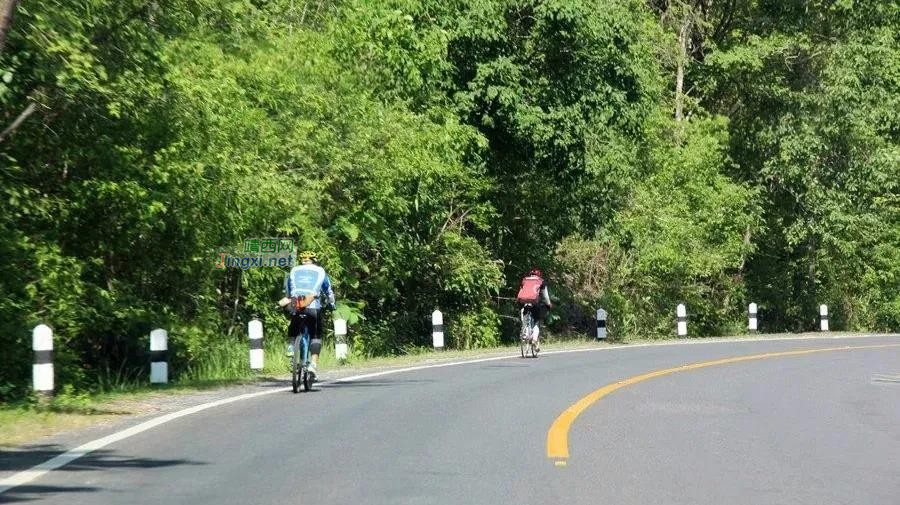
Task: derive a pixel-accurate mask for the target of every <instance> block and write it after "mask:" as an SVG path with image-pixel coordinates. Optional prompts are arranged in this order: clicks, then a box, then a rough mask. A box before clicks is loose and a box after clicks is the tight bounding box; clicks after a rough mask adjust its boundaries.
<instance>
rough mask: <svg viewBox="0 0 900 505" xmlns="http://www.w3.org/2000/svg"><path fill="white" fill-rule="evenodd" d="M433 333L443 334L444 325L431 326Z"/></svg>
mask: <svg viewBox="0 0 900 505" xmlns="http://www.w3.org/2000/svg"><path fill="white" fill-rule="evenodd" d="M431 331H432V332H433V333H443V332H444V325H443V324H433V325H431Z"/></svg>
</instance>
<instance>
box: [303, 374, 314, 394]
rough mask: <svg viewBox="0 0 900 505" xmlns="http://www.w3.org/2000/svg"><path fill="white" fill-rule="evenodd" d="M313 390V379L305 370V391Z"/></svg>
mask: <svg viewBox="0 0 900 505" xmlns="http://www.w3.org/2000/svg"><path fill="white" fill-rule="evenodd" d="M310 389H312V377H311V376H310V375H309V371H307V370H303V390H304V391H309V390H310Z"/></svg>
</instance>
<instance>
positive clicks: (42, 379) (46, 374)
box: [31, 324, 53, 396]
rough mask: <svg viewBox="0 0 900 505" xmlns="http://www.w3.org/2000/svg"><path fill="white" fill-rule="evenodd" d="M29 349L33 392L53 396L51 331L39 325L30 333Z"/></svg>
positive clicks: (44, 325)
mask: <svg viewBox="0 0 900 505" xmlns="http://www.w3.org/2000/svg"><path fill="white" fill-rule="evenodd" d="M31 349H32V350H33V351H34V364H33V365H31V381H32V387H33V388H34V391H35V392H37V393H38V394H40V395H42V396H50V395H52V394H53V330H51V329H50V327H49V326H47V325H46V324H39V325H37V326H35V327H34V330H33V331H32V332H31Z"/></svg>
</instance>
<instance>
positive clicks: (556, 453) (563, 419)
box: [547, 344, 900, 466]
mask: <svg viewBox="0 0 900 505" xmlns="http://www.w3.org/2000/svg"><path fill="white" fill-rule="evenodd" d="M886 347H900V344H879V345H860V346H842V347H826V348H820V349H804V350H799V351H784V352H767V353H764V354H751V355H748V356H737V357H733V358H724V359H717V360H713V361H703V362H700V363H691V364H688V365H681V366H677V367H674V368H666V369H664V370H657V371H655V372H649V373H645V374H642V375H635V376H634V377H629V378H627V379H624V380H621V381H619V382H614V383H612V384H607V385H605V386H603V387H602V388H600V389H598V390H596V391H594V392H592V393H590V394H589V395H587V396H585V397H584V398H582V399H580V400H578V401H577V402H575V403H573V404H572V405H571V406H570V407H569V408H567V409H566V410H564V411H563V413H562V414H560V415H559V417H557V418H556V420H555V421H553V424H552V425H550V430H549V431H548V432H547V457H548V458H550V459H554V460H556V461H555V464H556V466H566V460H567V459H568V458H569V428H571V427H572V423H573V422H575V419H576V418H577V417H578V416H579V415H580V414H581V413H582V412H584V411H585V410H587V408H588V407H590V406H591V405H593V404H594V403H596V402H597V401H598V400H600V399H601V398H603V397H604V396H606V395H608V394H610V393H612V392H613V391H615V390H617V389H621V388H624V387H625V386H630V385H632V384H637V383H638V382H643V381H645V380H649V379H653V378H656V377H662V376H663V375H670V374H673V373H677V372H687V371H688V370H697V369H699V368H708V367H712V366H719V365H728V364H731V363H740V362H742V361H753V360H759V359H766V358H777V357H783V356H802V355H805V354H814V353H820V352H833V351H849V350H855V349H883V348H886Z"/></svg>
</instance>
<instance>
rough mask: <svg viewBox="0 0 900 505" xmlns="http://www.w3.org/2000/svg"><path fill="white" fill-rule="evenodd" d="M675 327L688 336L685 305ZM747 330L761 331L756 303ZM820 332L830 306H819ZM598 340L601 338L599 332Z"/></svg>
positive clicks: (677, 311) (677, 314)
mask: <svg viewBox="0 0 900 505" xmlns="http://www.w3.org/2000/svg"><path fill="white" fill-rule="evenodd" d="M599 317H600V311H597V318H598V324H599ZM675 325H676V332H677V333H678V336H679V337H683V336H686V335H687V309H686V308H685V306H684V304H683V303H679V304H678V307H676V308H675ZM747 329H748V330H750V333H756V332H758V331H759V316H758V306H757V305H756V303H751V304H750V305H748V306H747ZM819 330H820V331H828V306H827V305H825V304H824V303H823V304H822V305H819ZM597 338H600V336H599V330H598V336H597Z"/></svg>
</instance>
